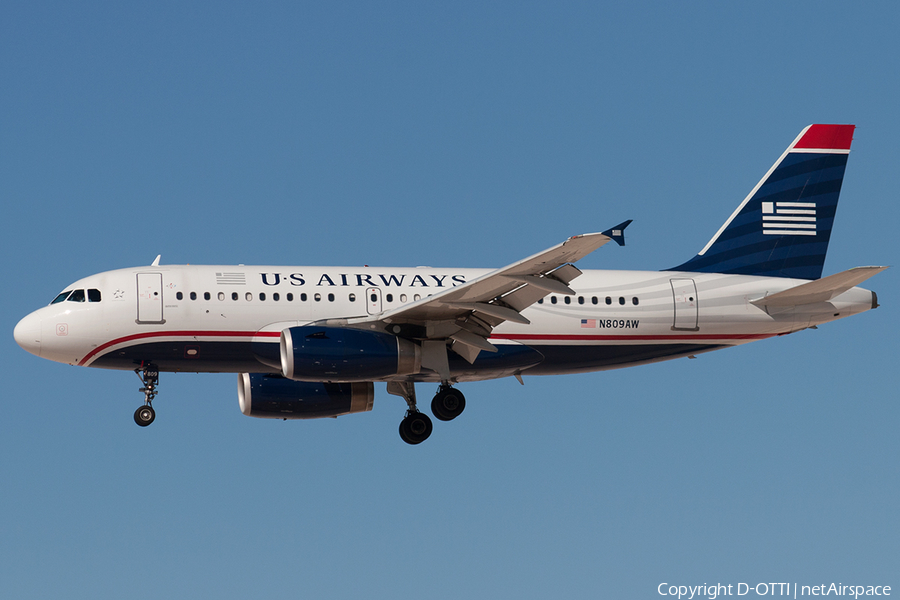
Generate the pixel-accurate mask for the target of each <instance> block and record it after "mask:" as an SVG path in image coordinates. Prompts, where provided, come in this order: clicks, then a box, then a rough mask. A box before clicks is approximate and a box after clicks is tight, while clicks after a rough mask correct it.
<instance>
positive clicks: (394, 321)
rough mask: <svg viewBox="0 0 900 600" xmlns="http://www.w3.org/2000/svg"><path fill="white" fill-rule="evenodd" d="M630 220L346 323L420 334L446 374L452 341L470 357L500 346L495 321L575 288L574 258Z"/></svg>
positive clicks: (433, 364)
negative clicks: (494, 335)
mask: <svg viewBox="0 0 900 600" xmlns="http://www.w3.org/2000/svg"><path fill="white" fill-rule="evenodd" d="M629 223H630V221H627V222H625V223H622V224H621V225H617V226H616V227H614V228H612V229H609V230H607V231H605V232H603V233H587V234H584V235H578V236H574V237H570V238H569V239H567V240H566V241H564V242H563V243H561V244H557V245H556V246H553V247H552V248H549V249H547V250H544V251H543V252H539V253H537V254H535V255H534V256H529V257H528V258H525V259H523V260H520V261H518V262H515V263H513V264H511V265H508V266H506V267H503V268H502V269H497V270H496V271H492V272H490V273H487V274H485V275H482V276H481V277H478V278H477V279H473V280H472V281H469V282H467V283H465V284H462V285H459V286H457V287H454V288H450V289H447V290H444V291H442V292H440V293H438V294H434V295H432V296H428V297H425V298H422V299H421V300H419V301H417V302H413V303H412V304H407V305H406V306H402V307H400V308H397V309H394V310H389V311H387V312H383V313H381V314H378V315H374V316H372V317H366V318H361V319H351V320H349V321H347V322H346V324H347V325H349V326H355V327H359V326H367V327H371V326H373V325H375V326H377V327H378V328H383V329H384V330H385V331H388V332H390V333H393V334H395V335H399V336H402V337H410V338H415V339H419V340H422V352H423V355H422V365H423V366H426V367H428V368H431V369H433V370H435V371H437V372H438V373H440V374H441V375H442V377H443V376H444V375H445V374H446V373H448V372H449V369H448V368H447V356H446V345H447V344H448V342H449V344H450V348H451V349H452V350H453V351H455V352H456V353H457V354H459V355H460V356H462V357H463V358H465V359H466V360H467V361H469V362H470V363H472V362H474V361H475V358H476V357H477V356H478V354H479V352H481V351H482V350H485V351H488V352H496V351H497V348H496V347H495V346H494V345H493V344H491V343H490V342H489V341H488V338H489V337H490V335H491V332H492V331H493V328H494V327H496V326H497V325H499V324H501V323H503V322H504V321H512V322H514V323H523V324H528V323H529V321H528V319H526V318H525V317H524V316H522V314H521V313H522V311H523V310H524V309H526V308H528V307H529V306H531V305H532V304H534V303H535V302H537V301H538V300H539V299H541V298H543V297H544V296H546V295H547V294H550V293H553V294H568V295H572V294H574V293H575V292H574V291H573V290H572V289H571V288H570V287H569V285H568V284H569V282H570V281H572V280H573V279H575V278H576V277H578V276H579V275H581V271H580V270H578V268H576V267H575V266H574V265H572V264H571V263H573V262H575V261H577V260H579V259H581V258H583V257H584V256H587V255H588V254H590V253H591V252H593V251H594V250H596V249H597V248H599V247H600V246H602V245H604V244H605V243H607V242H608V241H610V240H612V239H615V240H616V241H617V242H618V243H620V244H621V243H623V241H624V237H623V230H624V229H625V227H627V226H628V224H629ZM620 240H621V241H620Z"/></svg>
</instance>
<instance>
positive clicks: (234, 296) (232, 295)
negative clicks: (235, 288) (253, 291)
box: [231, 292, 238, 300]
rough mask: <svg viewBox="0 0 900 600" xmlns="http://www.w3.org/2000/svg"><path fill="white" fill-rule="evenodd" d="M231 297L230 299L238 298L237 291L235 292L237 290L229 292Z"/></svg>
mask: <svg viewBox="0 0 900 600" xmlns="http://www.w3.org/2000/svg"><path fill="white" fill-rule="evenodd" d="M231 299H232V300H237V299H238V293H237V292H231Z"/></svg>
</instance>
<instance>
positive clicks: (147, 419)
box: [134, 365, 159, 427]
mask: <svg viewBox="0 0 900 600" xmlns="http://www.w3.org/2000/svg"><path fill="white" fill-rule="evenodd" d="M134 372H135V374H136V375H137V376H138V377H140V379H141V383H142V384H143V385H144V387H142V388H140V389H139V390H138V391H139V392H144V404H143V406H139V407H138V409H137V410H136V411H134V422H135V423H137V424H138V425H140V426H141V427H146V426H147V425H149V424H150V423H152V422H153V420H154V419H155V418H156V411H155V410H153V406H152V403H153V399H154V398H156V394H157V392H156V386H157V385H159V369H158V368H157V367H156V366H154V365H146V366H143V365H142V366H140V367H138V368H137V369H135V370H134Z"/></svg>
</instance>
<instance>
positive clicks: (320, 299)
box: [313, 293, 322, 302]
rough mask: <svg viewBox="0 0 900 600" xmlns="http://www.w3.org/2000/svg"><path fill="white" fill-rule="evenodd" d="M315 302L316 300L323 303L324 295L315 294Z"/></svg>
mask: <svg viewBox="0 0 900 600" xmlns="http://www.w3.org/2000/svg"><path fill="white" fill-rule="evenodd" d="M313 300H315V301H316V302H321V301H322V294H318V293H317V294H315V295H314V296H313Z"/></svg>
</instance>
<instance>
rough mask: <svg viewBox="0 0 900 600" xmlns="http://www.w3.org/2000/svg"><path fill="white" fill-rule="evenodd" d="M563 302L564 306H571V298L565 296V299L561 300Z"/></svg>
mask: <svg viewBox="0 0 900 600" xmlns="http://www.w3.org/2000/svg"><path fill="white" fill-rule="evenodd" d="M563 301H564V302H565V303H566V304H572V298H571V296H566V297H565V298H563Z"/></svg>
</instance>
